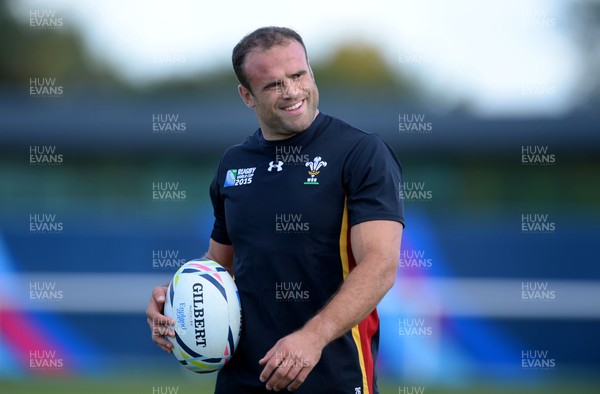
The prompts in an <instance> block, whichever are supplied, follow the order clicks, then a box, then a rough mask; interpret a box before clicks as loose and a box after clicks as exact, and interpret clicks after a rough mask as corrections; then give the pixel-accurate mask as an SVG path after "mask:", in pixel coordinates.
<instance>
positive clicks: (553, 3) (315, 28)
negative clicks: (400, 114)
mask: <svg viewBox="0 0 600 394" xmlns="http://www.w3.org/2000/svg"><path fill="white" fill-rule="evenodd" d="M567 5H568V2H567V1H566V0H546V1H544V0H502V1H486V0H455V1H447V0H446V1H445V0H421V1H400V0H395V1H394V0H370V1H368V2H367V1H360V2H359V1H344V2H335V1H331V2H326V1H314V0H305V1H303V2H301V3H293V4H292V3H283V2H280V1H275V0H255V1H252V2H231V1H203V0H170V1H166V0H144V1H142V0H19V1H13V3H12V9H13V12H14V14H15V16H16V17H17V18H19V19H20V20H22V21H23V23H29V22H28V20H29V18H30V11H31V10H50V11H54V12H56V14H55V16H56V17H61V18H63V21H64V25H65V26H66V27H67V28H75V30H76V31H78V32H79V33H80V34H81V36H82V38H83V40H84V42H85V43H86V47H87V49H88V51H89V52H90V53H91V54H92V55H93V57H94V59H95V61H98V62H102V63H106V64H109V65H111V66H112V67H113V68H114V69H115V70H116V71H117V72H118V73H119V74H120V75H122V76H123V77H125V78H126V79H128V80H129V81H130V82H132V83H134V84H137V85H144V84H147V83H150V82H152V81H157V80H161V79H164V78H168V77H172V76H175V77H176V76H185V75H193V74H196V73H198V72H202V71H210V70H214V69H215V68H217V67H227V68H230V67H231V66H230V56H231V49H232V48H233V46H234V45H235V44H236V43H237V42H238V41H239V39H240V38H241V37H242V36H243V35H245V34H246V33H248V32H250V31H252V30H253V29H255V28H256V27H259V26H263V25H281V26H289V27H292V28H294V29H296V30H297V31H298V32H299V33H300V34H301V35H302V36H303V38H304V40H305V43H306V46H307V48H308V51H309V55H310V57H311V60H312V62H313V63H316V62H318V61H323V60H326V59H327V58H328V57H329V56H331V55H332V54H333V53H334V52H335V49H336V46H338V45H340V44H342V43H347V42H354V41H356V42H366V43H370V44H372V45H376V46H377V47H378V49H379V50H380V51H381V52H382V54H383V55H384V56H385V59H386V60H387V61H388V63H389V64H390V66H391V68H392V69H393V70H395V71H397V72H403V73H405V74H408V75H409V76H411V77H414V78H419V79H420V80H421V81H423V82H424V83H425V84H426V86H427V89H428V90H429V91H430V92H434V94H435V95H439V96H444V97H455V98H462V99H466V100H467V101H468V102H470V103H471V105H472V106H473V109H474V110H475V111H476V112H477V113H479V114H481V115H493V116H498V115H509V116H519V115H524V116H530V115H545V116H559V115H561V114H562V113H563V112H565V111H567V110H568V109H569V105H570V99H571V98H572V96H573V95H576V91H574V90H573V86H574V82H575V76H576V75H577V71H578V69H577V54H576V52H575V50H574V47H573V44H572V41H571V40H570V39H569V37H568V32H567V29H566V28H565V26H566V25H567V22H568V21H567V20H566V16H565V15H566V6H567Z"/></svg>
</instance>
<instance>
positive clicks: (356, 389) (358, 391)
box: [354, 387, 362, 394]
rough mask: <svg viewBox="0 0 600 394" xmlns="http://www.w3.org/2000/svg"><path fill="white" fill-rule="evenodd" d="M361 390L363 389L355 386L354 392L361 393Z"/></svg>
mask: <svg viewBox="0 0 600 394" xmlns="http://www.w3.org/2000/svg"><path fill="white" fill-rule="evenodd" d="M361 392H362V391H361V390H360V387H355V388H354V394H361Z"/></svg>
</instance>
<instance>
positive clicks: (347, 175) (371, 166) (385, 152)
mask: <svg viewBox="0 0 600 394" xmlns="http://www.w3.org/2000/svg"><path fill="white" fill-rule="evenodd" d="M343 182H344V187H345V188H346V192H347V204H348V205H347V206H348V215H349V220H350V225H351V226H353V225H355V224H358V223H361V222H365V221H369V220H393V221H397V222H400V223H402V225H404V204H403V200H402V198H401V196H400V189H401V185H402V166H401V165H400V162H399V161H398V158H397V157H396V154H395V153H394V151H393V150H392V149H391V148H390V146H389V145H387V144H386V143H385V142H384V141H383V140H382V139H381V138H380V137H379V136H378V135H376V134H365V135H364V137H363V138H361V140H360V141H359V143H357V144H356V145H355V146H354V147H353V149H352V150H351V152H350V154H349V156H348V159H347V160H346V163H345V166H344V169H343Z"/></svg>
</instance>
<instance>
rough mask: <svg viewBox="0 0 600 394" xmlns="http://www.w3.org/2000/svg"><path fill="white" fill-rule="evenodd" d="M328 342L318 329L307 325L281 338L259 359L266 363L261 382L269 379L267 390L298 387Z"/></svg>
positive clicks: (294, 388)
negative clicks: (315, 329) (316, 330)
mask: <svg viewBox="0 0 600 394" xmlns="http://www.w3.org/2000/svg"><path fill="white" fill-rule="evenodd" d="M325 345H326V341H324V340H323V339H322V337H321V336H320V335H319V333H318V332H314V331H313V330H310V329H308V328H306V327H305V328H303V329H301V330H298V331H296V332H294V333H292V334H290V335H288V336H286V337H284V338H282V339H280V340H279V341H277V343H276V344H275V346H273V347H272V348H271V350H269V351H268V352H267V354H265V356H264V357H263V358H262V359H260V360H259V361H258V363H259V364H260V365H264V366H265V368H264V369H263V371H262V373H261V374H260V381H261V382H267V383H266V386H267V390H275V391H279V390H283V389H285V388H286V387H287V388H288V390H289V391H294V390H296V389H298V387H300V385H301V384H302V383H304V380H306V377H307V376H308V374H309V373H310V371H312V369H313V368H314V367H315V365H317V363H318V362H319V359H320V358H321V353H322V352H323V348H324V347H325Z"/></svg>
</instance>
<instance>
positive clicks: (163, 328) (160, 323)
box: [146, 286, 175, 353]
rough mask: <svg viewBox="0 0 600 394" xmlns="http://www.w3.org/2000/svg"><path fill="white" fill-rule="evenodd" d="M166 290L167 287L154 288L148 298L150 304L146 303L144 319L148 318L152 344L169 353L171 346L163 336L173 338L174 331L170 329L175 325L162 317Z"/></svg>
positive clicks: (170, 320)
mask: <svg viewBox="0 0 600 394" xmlns="http://www.w3.org/2000/svg"><path fill="white" fill-rule="evenodd" d="M167 288H168V287H167V286H157V287H155V288H154V290H153V291H152V296H151V297H150V302H149V303H148V308H147V309H146V317H147V318H148V325H149V326H150V331H151V332H152V341H154V343H156V344H157V345H158V346H159V347H160V348H161V349H162V350H164V351H165V352H167V353H170V352H171V349H172V348H173V345H172V344H171V342H169V340H168V339H167V338H165V337H164V336H165V335H168V336H170V337H174V336H175V331H173V329H171V328H170V327H172V326H173V325H175V322H174V321H173V319H169V318H168V317H166V316H164V315H163V310H164V307H165V299H166V295H167Z"/></svg>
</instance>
